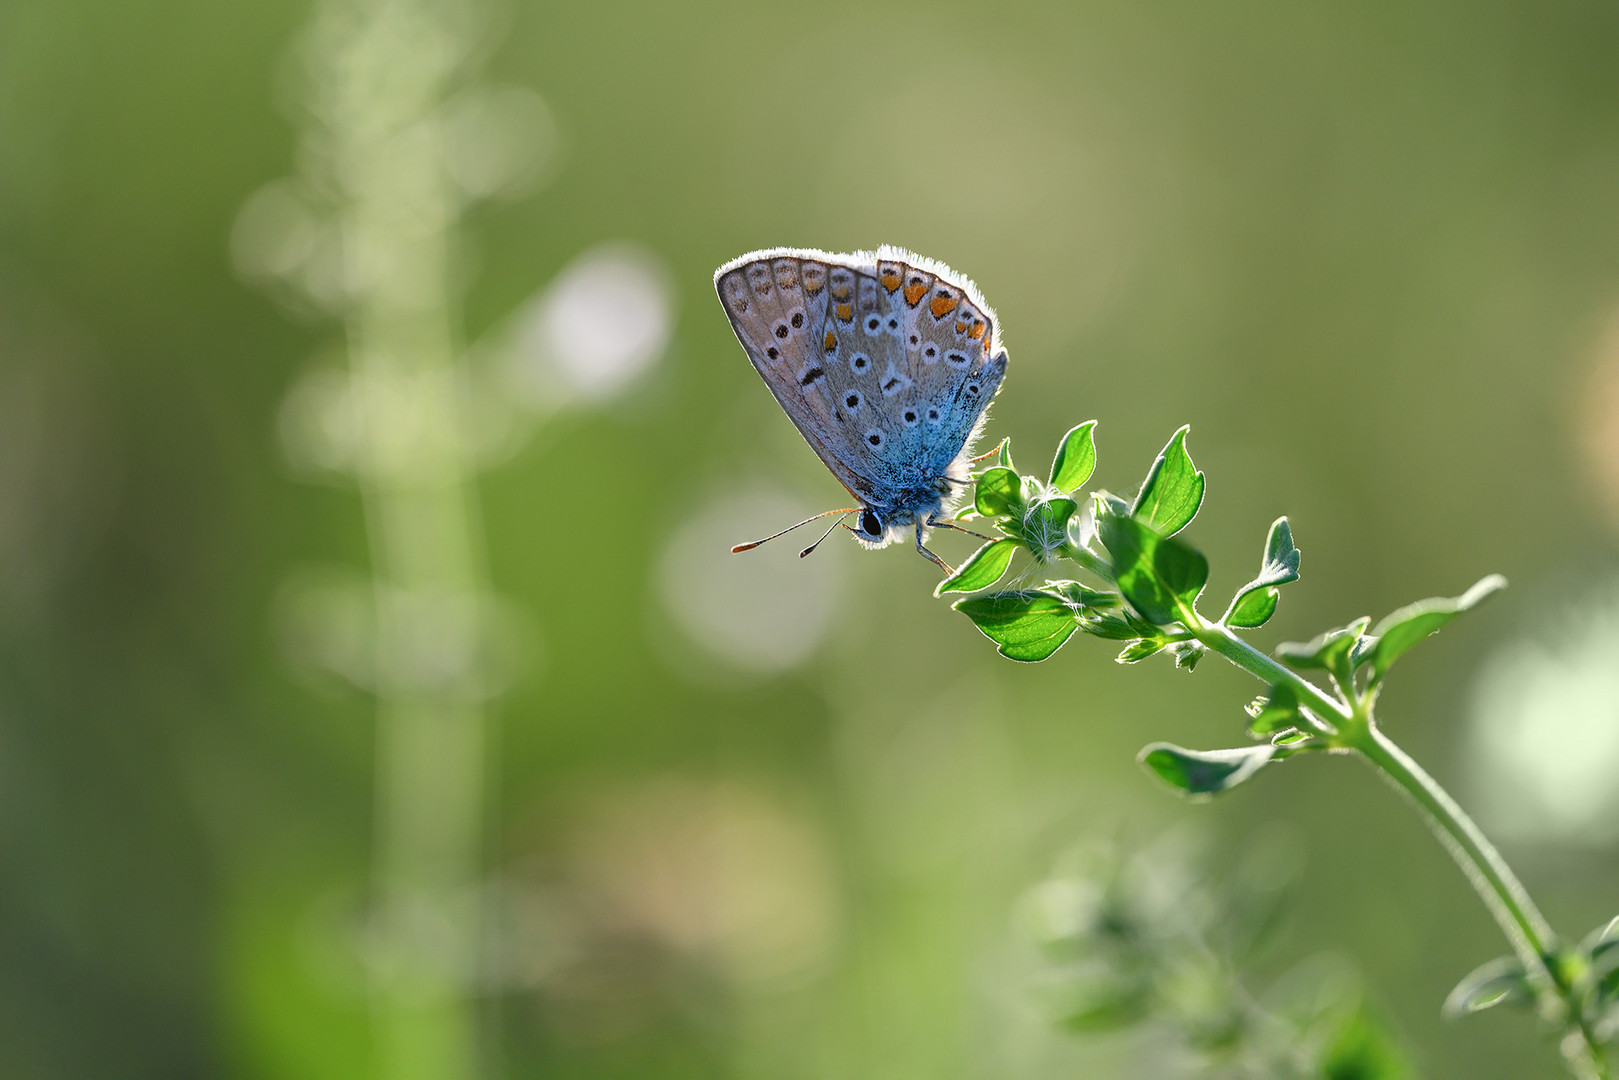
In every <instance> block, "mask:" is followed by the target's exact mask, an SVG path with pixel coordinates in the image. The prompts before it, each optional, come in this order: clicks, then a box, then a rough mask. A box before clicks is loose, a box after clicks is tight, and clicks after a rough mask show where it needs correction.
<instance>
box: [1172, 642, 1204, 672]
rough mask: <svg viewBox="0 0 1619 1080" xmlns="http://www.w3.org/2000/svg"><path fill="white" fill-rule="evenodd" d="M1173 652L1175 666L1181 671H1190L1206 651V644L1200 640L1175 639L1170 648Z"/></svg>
mask: <svg viewBox="0 0 1619 1080" xmlns="http://www.w3.org/2000/svg"><path fill="white" fill-rule="evenodd" d="M1170 651H1171V652H1173V653H1174V654H1175V666H1176V667H1177V668H1180V669H1181V670H1183V671H1191V670H1192V669H1193V668H1195V667H1197V662H1198V661H1199V660H1201V659H1203V654H1204V653H1206V652H1208V651H1209V650H1208V646H1206V645H1204V644H1203V643H1202V642H1201V641H1177V642H1176V643H1175V645H1174V647H1173V648H1171V650H1170Z"/></svg>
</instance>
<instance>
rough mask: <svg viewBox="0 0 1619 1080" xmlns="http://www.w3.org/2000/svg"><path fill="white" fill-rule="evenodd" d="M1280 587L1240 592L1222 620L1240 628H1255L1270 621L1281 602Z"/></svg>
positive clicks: (1228, 624)
mask: <svg viewBox="0 0 1619 1080" xmlns="http://www.w3.org/2000/svg"><path fill="white" fill-rule="evenodd" d="M1281 599H1282V592H1281V590H1280V589H1274V588H1259V589H1251V590H1245V591H1243V592H1240V593H1238V594H1237V595H1236V596H1235V597H1234V598H1233V599H1232V601H1231V606H1230V607H1229V608H1227V609H1226V613H1225V615H1223V616H1221V618H1220V621H1221V622H1223V623H1225V624H1226V625H1227V626H1234V627H1236V628H1237V629H1239V630H1253V629H1256V628H1258V627H1261V626H1264V625H1265V624H1266V623H1268V622H1270V617H1271V616H1272V615H1274V614H1276V605H1277V604H1278V603H1280V602H1281Z"/></svg>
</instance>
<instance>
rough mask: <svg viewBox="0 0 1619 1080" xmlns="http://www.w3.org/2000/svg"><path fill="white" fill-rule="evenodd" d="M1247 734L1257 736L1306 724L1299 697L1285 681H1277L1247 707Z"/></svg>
mask: <svg viewBox="0 0 1619 1080" xmlns="http://www.w3.org/2000/svg"><path fill="white" fill-rule="evenodd" d="M1247 711H1248V716H1249V720H1248V734H1250V735H1252V736H1254V737H1255V738H1259V737H1261V736H1265V735H1274V734H1276V733H1277V732H1279V731H1286V730H1287V729H1288V728H1302V727H1305V726H1306V725H1307V724H1308V721H1306V720H1305V719H1304V714H1303V713H1302V712H1301V711H1300V710H1299V698H1298V695H1297V694H1296V693H1294V692H1293V688H1292V687H1291V686H1289V685H1288V684H1287V683H1277V684H1276V685H1275V686H1272V687H1271V688H1270V691H1269V693H1266V694H1261V695H1260V696H1259V697H1257V698H1255V699H1254V700H1253V701H1251V702H1249V704H1248V707H1247Z"/></svg>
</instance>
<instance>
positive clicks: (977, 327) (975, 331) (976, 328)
mask: <svg viewBox="0 0 1619 1080" xmlns="http://www.w3.org/2000/svg"><path fill="white" fill-rule="evenodd" d="M967 336H968V337H970V338H981V337H983V336H984V324H983V323H982V322H975V323H973V328H972V329H971V330H969V331H967Z"/></svg>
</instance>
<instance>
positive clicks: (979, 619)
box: [954, 592, 1079, 663]
mask: <svg viewBox="0 0 1619 1080" xmlns="http://www.w3.org/2000/svg"><path fill="white" fill-rule="evenodd" d="M954 606H955V609H956V610H957V611H959V612H961V613H962V614H963V615H965V616H967V617H968V618H969V619H971V620H972V621H973V625H975V626H977V627H978V629H979V631H980V632H981V633H982V634H983V635H984V636H985V637H987V638H989V639H990V640H991V641H993V642H995V644H996V645H997V646H999V647H1000V653H1001V655H1002V656H1006V657H1010V658H1011V659H1013V660H1021V661H1023V662H1025V663H1033V662H1035V661H1038V660H1044V659H1045V658H1046V657H1048V656H1050V655H1051V654H1052V653H1054V652H1056V651H1057V650H1058V649H1060V648H1062V645H1063V642H1065V641H1067V640H1068V638H1069V637H1070V636H1071V635H1072V634H1073V632H1074V629H1075V627H1077V626H1078V625H1079V615H1078V614H1077V613H1076V612H1075V610H1074V604H1073V603H1072V602H1071V601H1069V600H1066V599H1064V598H1063V597H1060V596H1053V595H1051V594H1049V593H1043V592H1002V593H991V594H989V595H987V596H972V597H968V598H967V599H965V600H958V601H956V603H955V605H954Z"/></svg>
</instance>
